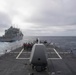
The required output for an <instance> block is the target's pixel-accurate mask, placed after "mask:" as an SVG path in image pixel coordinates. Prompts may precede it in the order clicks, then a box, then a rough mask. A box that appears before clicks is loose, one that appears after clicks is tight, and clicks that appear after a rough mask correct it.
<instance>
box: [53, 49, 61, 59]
mask: <svg viewBox="0 0 76 75" xmlns="http://www.w3.org/2000/svg"><path fill="white" fill-rule="evenodd" d="M53 50H54V51H55V52H56V54H57V55H58V56H59V58H60V59H62V57H61V56H60V55H59V53H58V52H57V51H56V49H55V48H53Z"/></svg>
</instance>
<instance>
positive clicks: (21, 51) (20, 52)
mask: <svg viewBox="0 0 76 75" xmlns="http://www.w3.org/2000/svg"><path fill="white" fill-rule="evenodd" d="M23 50H24V49H22V50H21V51H20V53H19V54H18V55H17V57H16V59H18V57H19V56H20V55H21V53H22V52H23Z"/></svg>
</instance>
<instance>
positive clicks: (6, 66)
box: [0, 46, 76, 75]
mask: <svg viewBox="0 0 76 75" xmlns="http://www.w3.org/2000/svg"><path fill="white" fill-rule="evenodd" d="M30 54H31V50H30V49H29V50H24V49H23V48H18V49H16V50H14V51H11V52H10V53H6V54H5V55H3V56H1V57H0V75H30V74H32V73H34V75H76V57H75V56H74V55H73V53H71V52H67V51H64V50H62V49H60V48H58V47H54V46H48V47H47V51H46V54H47V57H48V67H47V69H46V70H45V71H43V72H36V71H35V70H32V69H31V66H30V64H29V58H30Z"/></svg>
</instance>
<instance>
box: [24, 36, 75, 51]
mask: <svg viewBox="0 0 76 75" xmlns="http://www.w3.org/2000/svg"><path fill="white" fill-rule="evenodd" d="M36 38H40V40H47V42H49V43H54V44H55V45H56V46H58V47H61V48H62V49H63V50H67V51H70V50H73V51H74V52H75V51H76V36H28V37H24V42H31V41H33V40H36ZM25 39H27V40H26V41H25Z"/></svg>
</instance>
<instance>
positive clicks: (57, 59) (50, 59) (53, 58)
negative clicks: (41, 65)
mask: <svg viewBox="0 0 76 75" xmlns="http://www.w3.org/2000/svg"><path fill="white" fill-rule="evenodd" d="M53 59H54V60H56V59H57V60H58V59H60V58H48V60H53Z"/></svg>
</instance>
